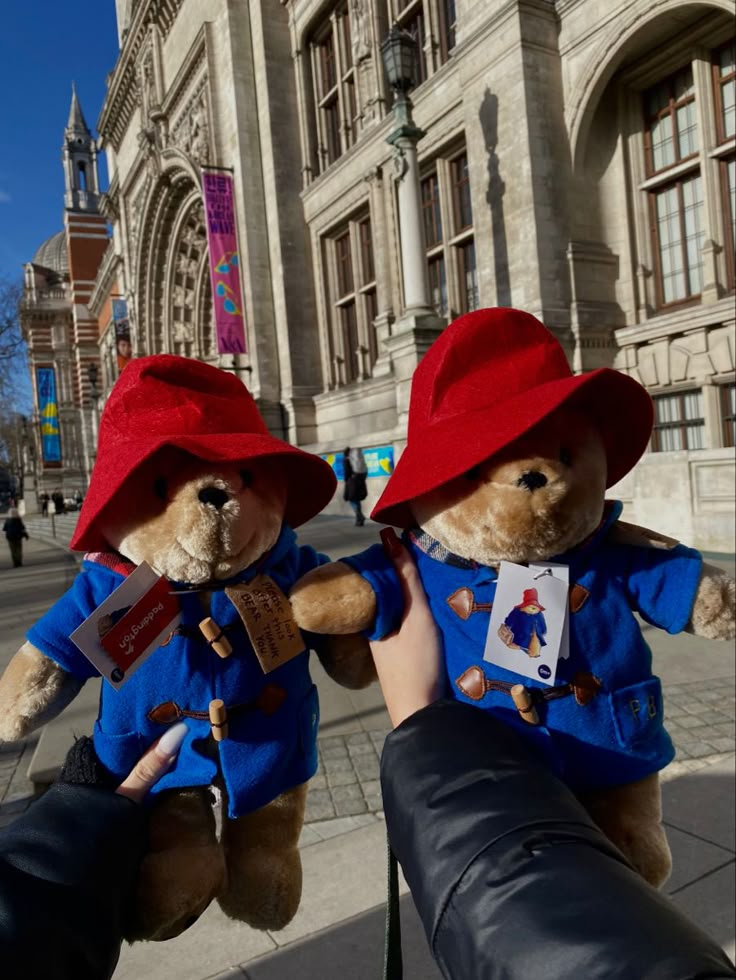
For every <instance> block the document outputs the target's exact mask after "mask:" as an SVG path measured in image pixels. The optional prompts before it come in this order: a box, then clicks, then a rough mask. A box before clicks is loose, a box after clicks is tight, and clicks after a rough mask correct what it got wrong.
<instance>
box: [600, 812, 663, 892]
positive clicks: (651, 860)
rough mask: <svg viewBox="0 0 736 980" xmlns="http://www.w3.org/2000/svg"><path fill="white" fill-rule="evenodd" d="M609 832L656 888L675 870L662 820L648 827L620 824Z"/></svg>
mask: <svg viewBox="0 0 736 980" xmlns="http://www.w3.org/2000/svg"><path fill="white" fill-rule="evenodd" d="M609 836H610V838H611V840H612V842H613V843H614V844H615V845H616V847H618V849H619V850H620V851H621V852H622V853H623V855H624V857H626V858H628V860H629V862H630V863H631V864H632V865H633V866H634V868H635V869H636V870H637V871H638V872H639V874H640V875H641V876H642V878H643V879H644V881H647V882H649V884H650V885H651V886H652V887H653V888H661V887H662V885H663V884H664V883H665V882H666V881H667V879H668V878H669V876H670V872H671V871H672V854H671V852H670V846H669V844H668V842H667V835H666V834H665V831H664V827H663V826H662V825H661V824H652V825H650V826H648V827H636V826H633V825H632V826H630V827H626V826H625V825H619V826H618V827H616V828H615V829H614V830H613V831H612V832H610V833H609Z"/></svg>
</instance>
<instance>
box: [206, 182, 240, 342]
mask: <svg viewBox="0 0 736 980" xmlns="http://www.w3.org/2000/svg"><path fill="white" fill-rule="evenodd" d="M202 191H203V195H204V210H205V216H206V222H207V247H208V249H209V254H210V279H211V282H212V302H213V304H214V309H215V329H216V331H217V350H218V352H219V353H220V354H245V353H246V345H245V322H244V318H243V298H242V294H241V291H240V262H239V258H238V242H237V238H236V235H235V210H234V207H233V178H232V176H231V175H230V174H225V173H219V172H218V173H211V172H209V171H204V172H203V173H202Z"/></svg>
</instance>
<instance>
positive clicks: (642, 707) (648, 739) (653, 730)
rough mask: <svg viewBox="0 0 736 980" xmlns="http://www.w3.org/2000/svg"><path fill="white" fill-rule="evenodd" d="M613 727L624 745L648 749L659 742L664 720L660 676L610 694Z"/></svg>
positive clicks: (635, 748)
mask: <svg viewBox="0 0 736 980" xmlns="http://www.w3.org/2000/svg"><path fill="white" fill-rule="evenodd" d="M609 698H610V703H611V713H612V715H613V727H614V729H615V732H616V738H617V739H618V742H619V745H621V747H622V748H624V749H634V750H637V751H639V752H641V751H642V750H645V749H646V747H647V743H651V744H652V746H654V745H655V744H656V741H657V739H656V736H657V735H658V734H659V733H660V732H661V730H662V727H663V722H664V706H663V702H662V685H661V683H660V680H659V678H658V677H650V678H649V679H648V680H645V681H639V682H638V683H637V684H631V685H629V687H621V688H618V690H616V691H612V692H611V694H610V695H609Z"/></svg>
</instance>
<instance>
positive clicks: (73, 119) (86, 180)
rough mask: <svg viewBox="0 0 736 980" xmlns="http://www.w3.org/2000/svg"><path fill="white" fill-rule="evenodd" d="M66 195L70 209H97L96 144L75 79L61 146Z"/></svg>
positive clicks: (67, 205) (65, 198) (66, 204)
mask: <svg viewBox="0 0 736 980" xmlns="http://www.w3.org/2000/svg"><path fill="white" fill-rule="evenodd" d="M62 159H63V161H64V177H65V183H66V194H65V195H64V203H65V206H66V208H67V209H68V210H71V211H95V212H96V211H97V203H98V201H97V196H98V194H99V188H98V183H97V144H96V143H95V139H94V137H93V136H92V133H91V132H90V129H89V126H88V125H87V123H86V121H85V118H84V115H83V114H82V109H81V106H80V105H79V99H78V98H77V87H76V85H75V84H74V82H72V104H71V107H70V109H69V121H68V122H67V124H66V129H65V130H64V143H63V145H62Z"/></svg>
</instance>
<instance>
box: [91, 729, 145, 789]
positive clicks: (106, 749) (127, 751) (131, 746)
mask: <svg viewBox="0 0 736 980" xmlns="http://www.w3.org/2000/svg"><path fill="white" fill-rule="evenodd" d="M94 745H95V752H96V753H97V758H98V759H99V760H100V762H101V763H102V765H103V766H105V768H106V769H109V770H110V772H111V773H112V774H113V775H114V776H117V777H119V778H120V779H121V780H122V779H124V778H125V776H127V775H128V773H129V772H130V770H131V769H132V768H133V766H134V765H135V764H136V762H137V761H138V759H139V758H140V757H141V756H142V755H143V750H144V748H147V745H143V739H142V737H141V734H140V732H126V733H125V734H123V735H109V734H108V733H107V732H105V731H103V730H102V727H101V726H100V723H99V721H97V722H96V723H95V730H94Z"/></svg>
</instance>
